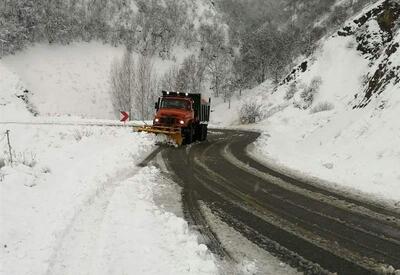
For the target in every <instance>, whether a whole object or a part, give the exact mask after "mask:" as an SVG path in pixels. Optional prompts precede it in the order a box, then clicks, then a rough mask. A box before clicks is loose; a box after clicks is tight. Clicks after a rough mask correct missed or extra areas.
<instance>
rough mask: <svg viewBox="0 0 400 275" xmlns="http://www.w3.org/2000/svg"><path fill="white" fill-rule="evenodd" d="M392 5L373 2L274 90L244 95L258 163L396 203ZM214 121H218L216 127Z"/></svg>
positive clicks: (396, 64)
mask: <svg viewBox="0 0 400 275" xmlns="http://www.w3.org/2000/svg"><path fill="white" fill-rule="evenodd" d="M399 15H400V3H398V2H397V1H390V0H389V1H378V2H377V3H376V4H374V5H373V6H371V7H368V8H367V9H365V10H364V11H362V12H361V13H360V14H359V15H358V16H356V17H355V18H353V19H351V20H349V21H348V22H347V23H346V24H345V27H344V28H343V29H341V30H340V31H338V32H337V33H335V34H334V35H333V36H331V37H328V38H326V39H324V40H323V41H321V45H320V47H319V49H318V50H317V52H316V53H315V54H314V55H313V56H311V57H310V58H309V59H307V60H304V62H302V63H301V64H300V65H299V66H298V67H296V68H295V69H294V70H293V72H292V73H291V74H290V75H288V76H287V78H286V79H285V80H284V82H283V83H282V84H281V85H279V86H278V87H277V88H274V87H272V85H270V84H268V83H265V84H263V85H261V86H259V87H257V88H255V89H253V90H252V91H250V92H249V93H248V94H247V95H249V94H250V95H252V96H253V99H252V100H253V101H259V102H263V104H264V107H265V115H266V119H265V120H264V121H262V122H261V123H259V124H258V125H256V126H254V127H253V128H257V129H262V130H264V135H263V137H262V138H260V139H259V141H258V142H257V146H256V147H255V153H256V154H258V155H259V157H261V158H263V159H268V160H270V161H273V162H277V163H278V164H281V165H283V166H285V167H289V168H292V169H294V170H297V171H301V172H303V173H305V174H307V175H311V176H316V177H319V178H322V179H324V180H327V181H330V182H332V183H328V184H329V185H331V186H332V184H334V183H335V184H338V185H339V186H340V187H341V188H350V189H351V190H353V191H355V192H360V191H361V192H363V193H368V194H371V195H374V196H375V197H379V198H383V199H389V200H392V201H393V202H394V203H395V204H396V203H397V202H398V200H399V198H400V193H399V188H398V187H399V184H400V170H399V167H400V147H399V146H398V144H400V121H399V120H398V114H399V113H400V93H399V91H400V82H399V77H400V71H399V68H400V47H399V44H400V30H399V28H398V24H399V21H400V20H399ZM240 104H241V102H240V100H239V101H235V102H233V104H232V106H233V108H232V109H231V111H227V110H226V108H227V104H223V105H219V106H218V107H217V108H216V111H215V113H217V114H221V115H217V117H218V118H217V120H215V121H214V122H217V123H218V122H219V124H220V125H221V123H222V125H224V123H226V122H227V121H228V120H227V119H221V117H222V118H224V117H225V118H229V122H230V124H231V125H232V124H237V122H238V115H237V111H238V108H239V107H240ZM218 119H219V121H218Z"/></svg>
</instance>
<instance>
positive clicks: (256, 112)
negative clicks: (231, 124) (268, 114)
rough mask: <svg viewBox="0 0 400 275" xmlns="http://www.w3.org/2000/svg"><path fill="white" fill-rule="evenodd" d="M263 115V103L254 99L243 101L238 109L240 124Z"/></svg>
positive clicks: (255, 120) (255, 119) (254, 121)
mask: <svg viewBox="0 0 400 275" xmlns="http://www.w3.org/2000/svg"><path fill="white" fill-rule="evenodd" d="M263 117H264V112H263V105H262V104H261V103H259V102H258V101H257V100H256V99H250V100H247V101H245V102H244V103H243V104H242V106H241V107H240V110H239V119H240V122H241V123H242V124H251V123H256V122H257V121H260V120H261V119H263Z"/></svg>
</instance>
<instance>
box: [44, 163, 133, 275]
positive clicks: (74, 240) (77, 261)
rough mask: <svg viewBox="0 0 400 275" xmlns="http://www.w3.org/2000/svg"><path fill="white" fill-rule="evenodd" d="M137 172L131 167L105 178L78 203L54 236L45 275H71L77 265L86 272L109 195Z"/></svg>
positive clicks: (109, 198) (93, 252)
mask: <svg viewBox="0 0 400 275" xmlns="http://www.w3.org/2000/svg"><path fill="white" fill-rule="evenodd" d="M137 171H138V169H135V170H133V171H129V172H125V173H122V175H120V176H118V177H117V178H112V179H109V180H108V181H106V182H104V183H103V184H101V185H100V186H99V187H98V188H97V189H96V191H95V192H94V193H93V194H92V195H91V196H90V197H88V198H87V199H86V201H85V202H84V203H82V205H81V206H80V207H79V210H77V211H76V213H75V214H74V216H73V218H72V219H71V221H70V222H69V223H68V225H67V226H66V227H65V229H64V230H63V231H62V232H60V233H59V236H57V239H58V241H57V244H56V246H55V248H54V250H53V254H52V255H51V257H50V259H49V264H48V269H47V272H46V274H47V275H52V274H58V275H62V274H75V272H74V270H71V269H74V268H77V267H79V270H80V271H81V272H80V274H85V272H83V271H85V270H87V271H89V272H88V273H86V274H90V270H91V269H92V264H94V263H92V260H93V257H94V255H96V253H95V252H96V249H97V245H98V243H99V240H98V236H99V232H100V228H101V226H102V223H103V219H104V216H105V213H106V211H107V207H108V205H109V203H110V201H111V199H112V196H113V194H114V192H115V190H116V189H117V188H118V187H120V184H121V183H122V182H123V181H124V180H126V179H128V178H131V177H133V176H134V175H135V174H136V173H137Z"/></svg>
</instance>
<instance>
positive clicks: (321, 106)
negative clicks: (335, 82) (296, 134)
mask: <svg viewBox="0 0 400 275" xmlns="http://www.w3.org/2000/svg"><path fill="white" fill-rule="evenodd" d="M334 107H335V106H334V105H333V104H332V103H330V102H320V103H318V104H317V105H315V106H314V107H313V108H311V110H310V113H311V114H315V113H319V112H324V111H330V110H332V109H333V108H334Z"/></svg>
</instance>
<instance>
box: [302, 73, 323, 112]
mask: <svg viewBox="0 0 400 275" xmlns="http://www.w3.org/2000/svg"><path fill="white" fill-rule="evenodd" d="M321 84H322V79H321V78H320V77H315V78H313V80H311V83H310V85H309V86H308V87H306V88H304V90H303V91H302V92H301V94H300V98H301V101H302V102H301V103H297V105H296V107H298V108H301V109H304V110H305V109H308V108H309V107H310V106H311V105H312V103H313V101H314V98H315V95H316V94H317V93H318V90H319V87H320V86H321Z"/></svg>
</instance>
